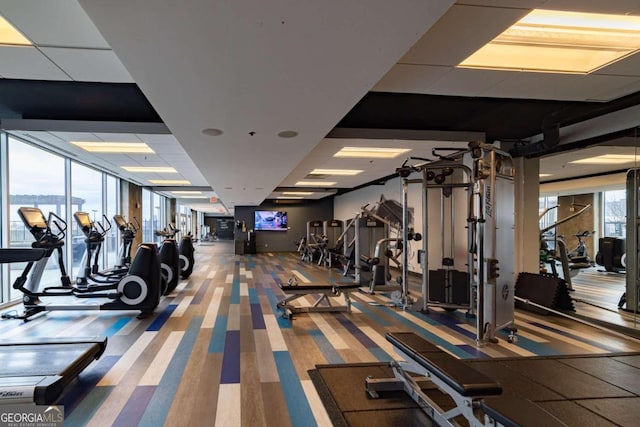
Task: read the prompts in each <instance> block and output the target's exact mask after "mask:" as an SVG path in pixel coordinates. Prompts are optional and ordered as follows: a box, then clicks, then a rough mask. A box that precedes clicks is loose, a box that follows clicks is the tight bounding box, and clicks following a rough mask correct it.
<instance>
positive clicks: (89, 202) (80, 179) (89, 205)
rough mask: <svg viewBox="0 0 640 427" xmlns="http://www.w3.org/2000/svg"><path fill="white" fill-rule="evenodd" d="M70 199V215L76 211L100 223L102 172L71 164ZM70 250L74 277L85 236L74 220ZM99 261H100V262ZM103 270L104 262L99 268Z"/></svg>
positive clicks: (71, 269)
mask: <svg viewBox="0 0 640 427" xmlns="http://www.w3.org/2000/svg"><path fill="white" fill-rule="evenodd" d="M71 197H72V206H71V209H72V214H73V213H75V212H78V211H81V212H86V213H88V214H89V216H90V217H91V219H92V220H93V221H102V213H103V210H102V172H98V171H97V170H95V169H91V168H88V167H86V166H83V165H81V164H79V163H75V162H72V163H71ZM72 223H73V225H72V226H71V227H69V228H70V229H71V249H72V268H70V269H69V270H70V272H69V273H70V274H71V275H72V277H75V276H76V275H77V273H78V269H79V267H80V261H81V260H82V255H83V254H84V252H85V248H86V245H85V242H84V239H85V236H84V233H83V232H82V230H80V227H78V224H77V223H76V221H75V219H74V220H72ZM100 261H101V260H100ZM99 269H100V270H102V269H104V262H102V264H101V265H100V266H99Z"/></svg>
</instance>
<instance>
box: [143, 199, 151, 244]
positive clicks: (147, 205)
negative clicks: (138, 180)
mask: <svg viewBox="0 0 640 427" xmlns="http://www.w3.org/2000/svg"><path fill="white" fill-rule="evenodd" d="M151 211H152V207H151V191H149V190H147V189H144V188H143V189H142V241H143V242H153V241H154V238H153V224H152V213H151Z"/></svg>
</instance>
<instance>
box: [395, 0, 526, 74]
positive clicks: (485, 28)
mask: <svg viewBox="0 0 640 427" xmlns="http://www.w3.org/2000/svg"><path fill="white" fill-rule="evenodd" d="M528 12H529V9H527V8H521V9H516V8H508V9H501V8H494V7H476V6H463V5H458V4H457V5H455V6H453V7H452V8H451V9H449V10H448V11H447V13H446V14H445V15H444V16H443V17H442V18H440V20H439V21H438V22H437V23H436V24H435V25H434V26H433V27H432V28H431V29H430V30H429V31H427V32H426V33H425V34H424V35H423V36H422V38H421V39H420V40H418V42H417V43H416V44H414V45H413V47H412V48H411V49H410V50H409V52H407V54H405V55H404V56H403V57H402V59H400V61H398V62H399V63H401V64H422V65H448V66H454V65H458V64H459V63H460V62H462V61H463V60H464V59H465V58H466V57H467V56H469V55H471V54H472V53H473V52H475V51H476V50H477V49H479V48H480V47H481V46H483V45H484V44H486V43H487V42H488V41H490V40H491V39H493V38H494V37H496V36H497V35H498V34H500V33H501V32H503V31H504V30H505V29H506V28H508V27H509V26H511V25H512V24H513V23H514V22H516V21H517V20H518V19H520V18H521V17H523V16H524V15H526V14H527V13H528Z"/></svg>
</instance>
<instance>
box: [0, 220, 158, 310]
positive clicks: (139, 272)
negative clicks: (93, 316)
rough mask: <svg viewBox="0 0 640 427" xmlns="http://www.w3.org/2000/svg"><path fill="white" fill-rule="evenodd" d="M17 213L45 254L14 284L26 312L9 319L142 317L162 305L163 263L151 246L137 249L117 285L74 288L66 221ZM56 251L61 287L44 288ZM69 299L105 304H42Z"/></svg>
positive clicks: (30, 265) (33, 262)
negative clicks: (76, 314) (99, 313)
mask: <svg viewBox="0 0 640 427" xmlns="http://www.w3.org/2000/svg"><path fill="white" fill-rule="evenodd" d="M18 214H19V216H20V218H21V219H22V221H23V223H24V224H25V226H26V227H27V229H28V230H29V231H30V232H31V234H32V235H33V237H34V238H35V242H33V243H32V245H31V246H32V247H33V248H38V249H44V250H45V254H44V257H42V258H41V259H39V260H37V261H30V262H29V263H28V264H27V266H26V267H25V269H24V271H23V272H22V274H21V275H20V277H18V278H17V279H16V281H15V283H14V284H13V288H14V289H17V290H19V291H20V292H22V293H23V294H24V296H23V298H22V302H23V305H24V312H23V314H21V315H15V316H10V317H12V318H18V319H24V320H27V319H29V318H30V317H31V316H33V315H35V314H37V313H40V312H43V311H55V310H67V311H68V310H139V311H140V312H141V313H140V315H139V316H138V317H139V318H141V317H145V316H147V315H149V314H150V313H152V312H153V310H154V309H155V308H156V307H157V306H158V304H159V303H160V262H159V260H158V255H157V252H156V248H155V247H153V246H152V245H147V244H142V245H141V246H140V247H139V248H138V251H137V252H136V255H135V258H134V259H133V261H132V262H131V267H130V268H129V272H128V273H127V274H126V275H125V276H124V277H123V278H122V279H120V280H119V281H118V282H117V283H108V284H89V283H87V286H77V285H76V286H74V285H72V284H71V280H70V279H69V276H68V275H67V272H66V269H65V266H64V254H63V251H62V247H63V246H64V237H65V234H66V229H67V224H66V222H65V221H64V220H63V219H62V218H60V217H59V216H57V215H55V214H54V213H50V214H49V217H48V219H47V218H45V216H44V214H43V213H42V211H41V210H40V209H39V208H33V207H21V208H19V209H18ZM54 227H55V231H54ZM54 251H57V252H58V266H59V268H60V274H61V277H60V280H61V282H62V286H51V287H46V288H44V289H41V288H40V281H41V278H42V274H43V273H44V269H45V267H46V265H47V262H48V261H49V258H50V257H51V255H52V254H53V252H54ZM32 269H33V271H32V272H31V275H29V272H30V271H31V270H32ZM69 296H73V297H76V298H100V299H102V301H100V302H99V303H97V304H45V303H43V301H42V300H43V299H46V298H49V297H69ZM105 299H106V300H107V301H104V300H105Z"/></svg>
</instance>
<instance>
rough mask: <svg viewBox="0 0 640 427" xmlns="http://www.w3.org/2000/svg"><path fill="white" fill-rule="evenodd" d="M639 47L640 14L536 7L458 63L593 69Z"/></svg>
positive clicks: (572, 70)
mask: <svg viewBox="0 0 640 427" xmlns="http://www.w3.org/2000/svg"><path fill="white" fill-rule="evenodd" d="M638 49H640V16H631V15H607V14H598V13H582V12H565V11H556V10H543V9H534V10H533V11H531V13H529V14H528V15H527V16H525V17H524V18H522V19H521V20H520V21H518V22H516V23H515V24H514V25H513V26H511V27H510V28H508V29H507V30H505V31H504V32H503V33H502V34H500V35H499V36H498V37H496V38H495V39H493V40H491V41H490V42H489V43H487V44H486V45H485V46H483V47H481V48H480V49H479V50H477V51H476V52H475V53H473V54H472V55H471V56H469V57H468V58H467V59H465V60H464V61H462V62H461V63H460V64H459V66H460V67H466V68H488V69H506V70H525V71H541V72H555V73H583V74H587V73H591V72H593V71H595V70H597V69H599V68H602V67H604V66H605V65H608V64H611V63H613V62H615V61H618V60H620V59H622V58H624V57H627V56H629V55H631V54H633V53H635V52H637V51H638Z"/></svg>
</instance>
